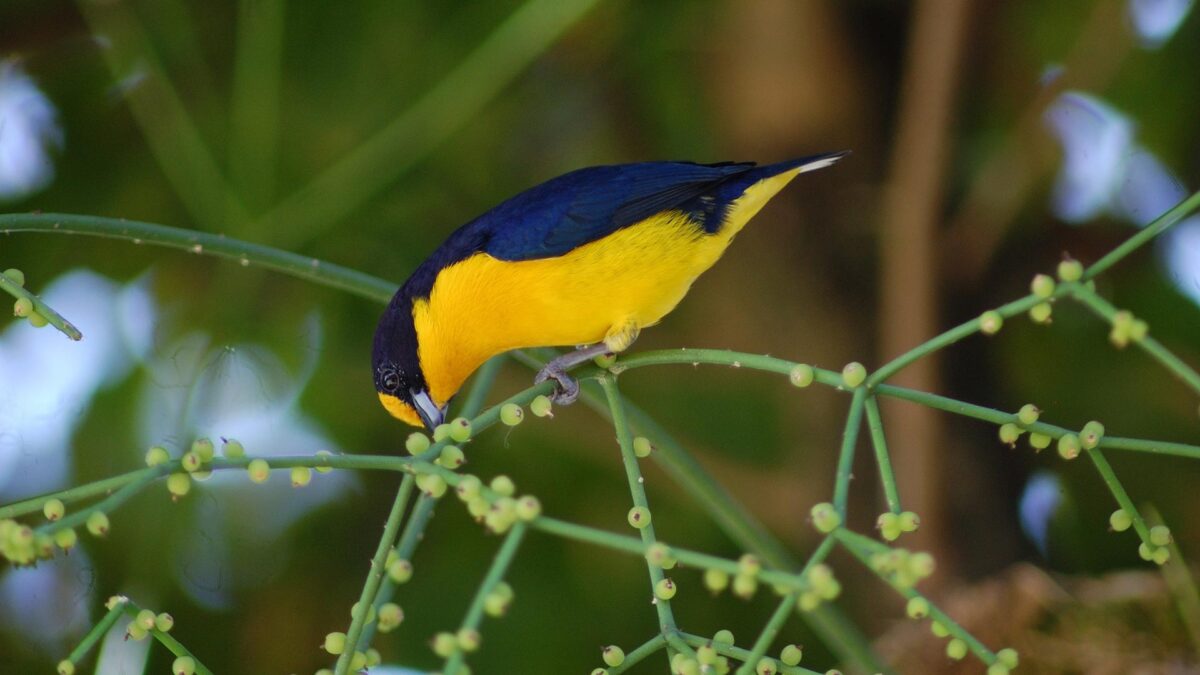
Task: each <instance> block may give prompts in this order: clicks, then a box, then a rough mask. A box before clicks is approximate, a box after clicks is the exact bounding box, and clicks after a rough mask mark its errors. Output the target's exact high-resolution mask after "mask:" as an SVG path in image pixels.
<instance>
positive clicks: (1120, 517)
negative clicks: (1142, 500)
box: [1108, 509, 1133, 532]
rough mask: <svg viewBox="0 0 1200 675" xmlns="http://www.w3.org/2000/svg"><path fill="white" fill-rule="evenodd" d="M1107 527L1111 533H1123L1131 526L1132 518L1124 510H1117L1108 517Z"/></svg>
mask: <svg viewBox="0 0 1200 675" xmlns="http://www.w3.org/2000/svg"><path fill="white" fill-rule="evenodd" d="M1108 525H1109V527H1111V528H1112V529H1113V532H1124V531H1125V530H1128V529H1129V527H1130V526H1131V525H1133V516H1131V515H1129V512H1128V511H1126V510H1125V509H1117V510H1116V511H1113V512H1112V515H1111V516H1109V517H1108Z"/></svg>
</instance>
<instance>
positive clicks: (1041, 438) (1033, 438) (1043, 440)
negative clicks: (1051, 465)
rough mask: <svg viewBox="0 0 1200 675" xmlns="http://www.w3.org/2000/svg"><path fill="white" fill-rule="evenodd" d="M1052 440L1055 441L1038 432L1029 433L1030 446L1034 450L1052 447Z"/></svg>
mask: <svg viewBox="0 0 1200 675" xmlns="http://www.w3.org/2000/svg"><path fill="white" fill-rule="evenodd" d="M1052 440H1054V439H1053V438H1051V437H1049V436H1047V435H1046V434H1039V433H1038V432H1036V431H1031V432H1029V446H1030V447H1032V448H1033V449H1034V450H1039V451H1041V450H1045V449H1046V448H1048V447H1050V441H1052Z"/></svg>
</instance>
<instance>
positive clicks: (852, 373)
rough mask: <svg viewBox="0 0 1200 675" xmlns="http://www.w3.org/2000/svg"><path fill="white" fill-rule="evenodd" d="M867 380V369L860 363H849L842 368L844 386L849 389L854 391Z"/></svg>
mask: <svg viewBox="0 0 1200 675" xmlns="http://www.w3.org/2000/svg"><path fill="white" fill-rule="evenodd" d="M866 379H867V369H866V368H864V367H863V364H861V363H859V362H858V361H852V362H850V363H847V364H846V366H845V367H844V368H842V384H844V385H846V388H847V389H854V388H856V387H858V385H860V384H862V383H863V381H864V380H866Z"/></svg>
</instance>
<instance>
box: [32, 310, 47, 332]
mask: <svg viewBox="0 0 1200 675" xmlns="http://www.w3.org/2000/svg"><path fill="white" fill-rule="evenodd" d="M48 323H50V321H49V320H47V319H46V317H44V316H42V315H41V314H38V313H37V312H33V313H32V314H30V315H29V325H30V326H33V327H34V328H45V327H46V324H48Z"/></svg>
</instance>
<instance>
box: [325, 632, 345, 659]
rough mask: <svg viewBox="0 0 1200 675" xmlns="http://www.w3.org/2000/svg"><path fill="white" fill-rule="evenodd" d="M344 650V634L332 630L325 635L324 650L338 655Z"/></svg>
mask: <svg viewBox="0 0 1200 675" xmlns="http://www.w3.org/2000/svg"><path fill="white" fill-rule="evenodd" d="M345 650H346V634H345V633H342V632H338V631H334V632H332V633H329V634H327V635H326V636H325V651H327V652H329V653H330V654H333V655H334V656H338V655H340V654H341V653H342V652H344V651H345Z"/></svg>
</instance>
